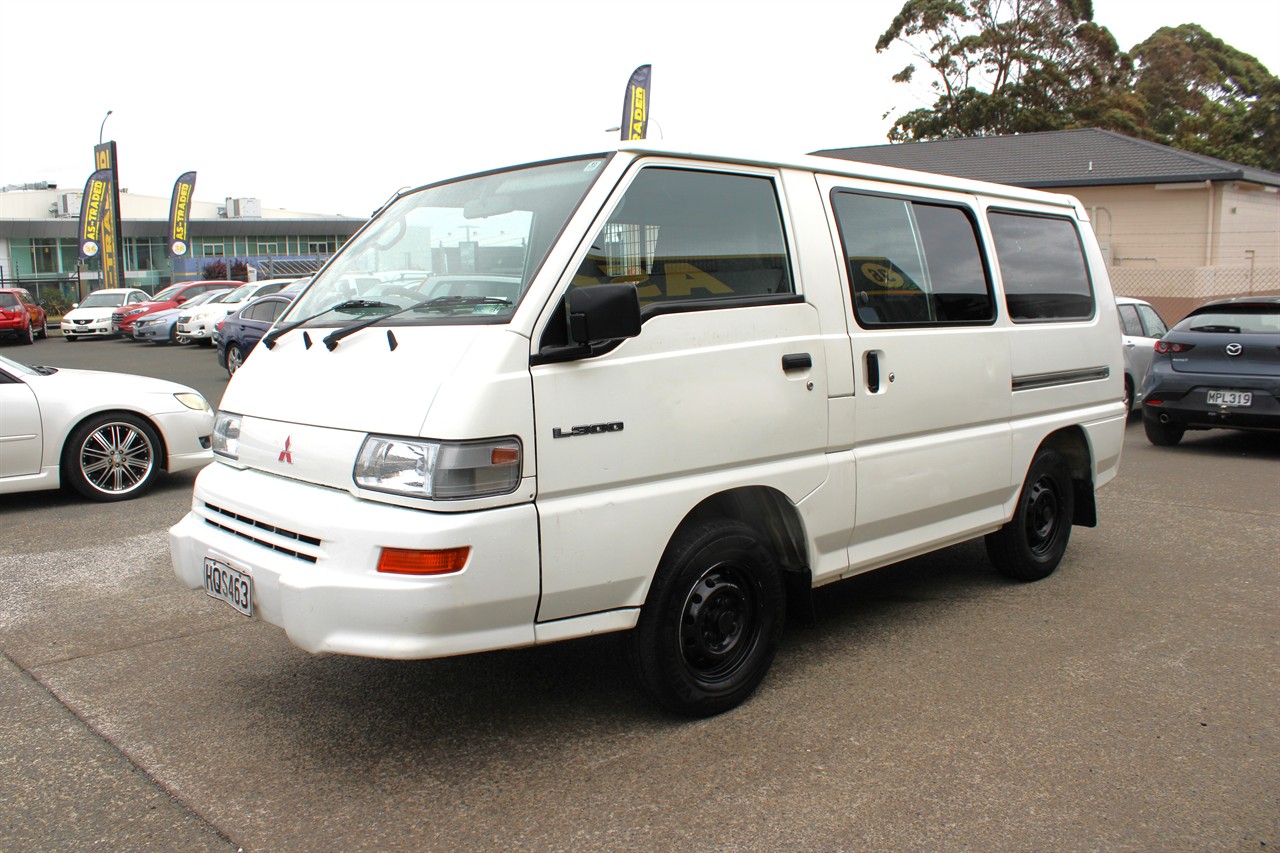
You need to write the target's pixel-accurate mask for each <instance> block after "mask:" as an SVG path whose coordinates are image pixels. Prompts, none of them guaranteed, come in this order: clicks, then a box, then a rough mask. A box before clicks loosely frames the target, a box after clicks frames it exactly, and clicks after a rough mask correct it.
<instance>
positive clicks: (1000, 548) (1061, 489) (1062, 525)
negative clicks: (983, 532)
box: [986, 447, 1075, 581]
mask: <svg viewBox="0 0 1280 853" xmlns="http://www.w3.org/2000/svg"><path fill="white" fill-rule="evenodd" d="M1074 518H1075V491H1074V487H1073V485H1072V482H1071V470H1070V469H1069V468H1068V467H1067V462H1066V460H1065V459H1063V458H1062V455H1061V454H1059V453H1058V452H1057V451H1056V450H1050V449H1048V448H1043V447H1042V448H1040V450H1039V451H1038V452H1037V453H1036V455H1035V458H1034V459H1032V460H1031V467H1030V468H1029V469H1028V470H1027V479H1026V481H1025V482H1024V483H1023V485H1022V492H1021V493H1020V494H1019V495H1018V507H1017V509H1015V510H1014V513H1013V518H1012V519H1011V520H1010V521H1009V523H1008V524H1006V525H1005V526H1004V527H1002V528H1000V529H999V530H997V531H996V532H995V533H990V534H988V535H987V537H986V545H987V556H989V557H990V558H991V562H992V563H993V564H994V565H995V567H996V569H997V570H998V571H999V572H1000V573H1001V574H1003V575H1005V576H1006V577H1009V578H1012V579H1014V580H1019V581H1038V580H1041V579H1043V578H1047V577H1048V576H1049V575H1051V574H1053V571H1054V569H1056V568H1057V567H1058V563H1060V562H1061V561H1062V555H1063V554H1065V553H1066V550H1067V541H1068V540H1069V539H1070V538H1071V524H1072V521H1073V520H1074Z"/></svg>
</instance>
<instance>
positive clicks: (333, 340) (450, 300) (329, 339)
mask: <svg viewBox="0 0 1280 853" xmlns="http://www.w3.org/2000/svg"><path fill="white" fill-rule="evenodd" d="M510 304H511V300H510V299H503V298H502V297H500V296H436V297H433V298H431V299H424V300H423V301H421V302H417V303H414V304H413V305H410V306H409V307H408V308H401V309H400V310H398V311H392V312H391V313H390V314H379V315H378V316H376V317H370V318H369V319H367V320H361V321H360V322H358V323H352V324H351V325H350V326H343V327H342V328H341V329H338V330H337V331H334V332H330V333H329V334H328V335H325V337H324V345H325V346H326V347H328V348H329V351H330V352H332V351H333V349H334V347H336V346H337V345H338V341H340V340H342V339H343V338H345V337H346V336H347V335H352V334H355V333H356V332H358V331H360V330H361V329H367V328H369V327H370V326H372V325H374V324H375V323H379V322H381V321H383V320H386V319H387V318H389V317H395V316H396V315H398V314H406V313H408V312H410V311H430V310H433V309H435V308H457V307H460V306H472V305H510Z"/></svg>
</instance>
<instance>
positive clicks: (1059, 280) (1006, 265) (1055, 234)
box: [989, 211, 1093, 323]
mask: <svg viewBox="0 0 1280 853" xmlns="http://www.w3.org/2000/svg"><path fill="white" fill-rule="evenodd" d="M989 221H990V223H991V236H992V238H993V239H994V241H995V244H996V255H997V256H998V258H999V262H1000V277H1001V278H1002V279H1003V280H1004V298H1005V304H1006V306H1007V307H1008V309H1009V316H1010V317H1011V318H1012V319H1013V321H1014V322H1015V323H1026V322H1032V323H1034V322H1045V321H1068V320H1087V319H1089V318H1090V317H1092V316H1093V286H1092V284H1091V283H1090V282H1089V273H1088V270H1087V268H1086V267H1085V259H1084V249H1083V248H1082V247H1081V245H1080V235H1079V234H1078V233H1077V232H1076V226H1075V224H1074V223H1073V222H1072V221H1071V220H1069V219H1064V218H1062V217H1056V216H1036V215H1032V214H1025V213H1008V212H1001V211H992V212H991V213H990V214H989Z"/></svg>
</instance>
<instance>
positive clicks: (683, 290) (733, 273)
mask: <svg viewBox="0 0 1280 853" xmlns="http://www.w3.org/2000/svg"><path fill="white" fill-rule="evenodd" d="M628 281H630V282H635V285H636V290H637V291H638V292H639V294H640V304H641V305H642V306H643V305H650V304H654V303H679V302H680V301H682V300H683V301H690V302H692V301H694V300H706V299H725V298H732V297H761V296H769V295H772V294H779V293H783V294H789V293H793V292H794V288H793V286H792V282H791V273H790V263H789V261H788V259H787V247H786V241H785V239H784V238H783V233H782V218H781V215H780V214H779V212H778V199H777V194H776V192H775V189H774V185H773V181H772V180H770V179H769V178H763V177H755V176H751V175H730V174H723V173H719V172H699V171H693V170H688V169H669V168H648V169H644V170H643V171H642V172H641V173H640V174H639V175H638V176H637V177H636V179H635V181H634V182H632V184H631V186H630V187H629V188H628V189H627V191H626V194H625V195H624V196H623V199H622V201H621V202H620V203H619V205H618V206H617V208H616V209H615V210H614V212H613V215H612V216H611V217H610V218H609V221H608V222H607V223H606V224H605V226H604V228H603V229H601V231H600V233H598V234H597V235H596V237H595V239H594V240H593V241H592V244H591V251H590V253H589V254H588V255H587V258H586V260H585V261H584V262H583V263H582V265H581V267H579V269H578V271H577V274H576V275H575V276H574V279H573V284H574V285H575V286H589V285H591V284H597V283H600V282H628Z"/></svg>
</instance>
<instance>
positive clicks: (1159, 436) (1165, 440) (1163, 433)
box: [1142, 412, 1187, 447]
mask: <svg viewBox="0 0 1280 853" xmlns="http://www.w3.org/2000/svg"><path fill="white" fill-rule="evenodd" d="M1142 428H1143V430H1145V431H1146V433H1147V441H1149V442H1151V443H1152V444H1154V445H1156V446H1157V447H1173V446H1174V445H1175V444H1177V443H1178V442H1180V441H1182V436H1183V435H1185V434H1186V432H1187V428H1186V427H1184V426H1179V425H1177V424H1162V423H1160V421H1159V419H1158V418H1153V417H1150V416H1149V415H1147V413H1146V412H1143V413H1142Z"/></svg>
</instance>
